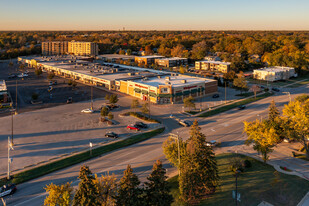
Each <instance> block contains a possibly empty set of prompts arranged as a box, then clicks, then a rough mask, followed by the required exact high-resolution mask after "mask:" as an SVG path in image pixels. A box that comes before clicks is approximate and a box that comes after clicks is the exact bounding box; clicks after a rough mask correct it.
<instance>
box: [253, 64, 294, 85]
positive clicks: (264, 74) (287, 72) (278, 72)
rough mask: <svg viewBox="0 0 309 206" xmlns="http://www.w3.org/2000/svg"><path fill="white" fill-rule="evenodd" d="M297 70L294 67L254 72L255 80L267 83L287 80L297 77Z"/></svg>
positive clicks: (269, 68)
mask: <svg viewBox="0 0 309 206" xmlns="http://www.w3.org/2000/svg"><path fill="white" fill-rule="evenodd" d="M296 76H297V74H296V73H295V69H294V68H292V67H280V66H274V67H267V68H262V69H255V70H253V78H255V79H259V80H266V81H271V82H273V81H278V80H286V79H289V78H291V77H296Z"/></svg>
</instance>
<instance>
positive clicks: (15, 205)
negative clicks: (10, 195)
mask: <svg viewBox="0 0 309 206" xmlns="http://www.w3.org/2000/svg"><path fill="white" fill-rule="evenodd" d="M44 195H47V193H46V192H45V193H43V194H41V195H38V196H36V197H34V198H31V199H28V200H26V201H23V202H21V203H18V204H16V205H15V206H18V205H22V204H24V203H27V202H30V201H32V200H34V199H37V198H39V197H42V196H44Z"/></svg>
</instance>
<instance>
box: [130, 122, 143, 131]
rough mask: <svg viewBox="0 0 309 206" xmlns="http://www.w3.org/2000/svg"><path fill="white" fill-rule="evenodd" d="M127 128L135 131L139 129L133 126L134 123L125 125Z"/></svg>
mask: <svg viewBox="0 0 309 206" xmlns="http://www.w3.org/2000/svg"><path fill="white" fill-rule="evenodd" d="M127 129H129V130H135V131H139V130H140V129H139V128H138V127H137V126H135V125H133V124H132V125H128V126H127Z"/></svg>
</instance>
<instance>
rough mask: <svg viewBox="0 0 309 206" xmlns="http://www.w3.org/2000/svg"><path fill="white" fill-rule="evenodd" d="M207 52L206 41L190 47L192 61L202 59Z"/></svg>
mask: <svg viewBox="0 0 309 206" xmlns="http://www.w3.org/2000/svg"><path fill="white" fill-rule="evenodd" d="M207 51H209V47H208V46H207V44H206V41H201V42H198V43H196V44H194V45H193V46H192V51H191V56H192V59H203V58H204V57H205V56H206V54H207Z"/></svg>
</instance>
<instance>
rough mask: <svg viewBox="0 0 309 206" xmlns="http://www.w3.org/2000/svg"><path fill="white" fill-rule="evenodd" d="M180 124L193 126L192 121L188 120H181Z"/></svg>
mask: <svg viewBox="0 0 309 206" xmlns="http://www.w3.org/2000/svg"><path fill="white" fill-rule="evenodd" d="M179 124H180V125H182V126H184V127H190V126H191V124H190V122H189V121H186V120H180V121H179Z"/></svg>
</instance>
